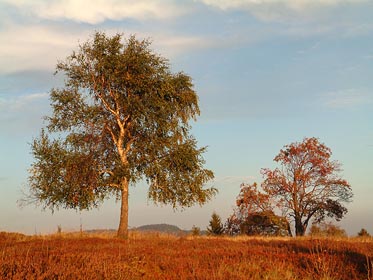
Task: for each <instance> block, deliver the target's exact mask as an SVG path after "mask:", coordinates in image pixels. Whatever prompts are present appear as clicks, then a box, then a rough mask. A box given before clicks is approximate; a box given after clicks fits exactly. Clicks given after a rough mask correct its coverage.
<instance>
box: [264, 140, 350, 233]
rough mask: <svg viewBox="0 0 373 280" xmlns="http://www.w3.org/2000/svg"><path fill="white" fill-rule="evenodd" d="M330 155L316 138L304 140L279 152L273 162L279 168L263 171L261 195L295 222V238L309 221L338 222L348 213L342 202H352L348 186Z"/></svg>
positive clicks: (304, 230)
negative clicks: (279, 166)
mask: <svg viewBox="0 0 373 280" xmlns="http://www.w3.org/2000/svg"><path fill="white" fill-rule="evenodd" d="M331 155H332V152H331V150H330V148H328V147H327V146H325V145H324V144H323V143H320V142H319V141H318V139H317V138H305V139H304V140H303V142H301V143H297V142H296V143H292V144H290V145H286V146H285V147H284V148H283V149H281V151H280V153H279V154H278V155H277V156H276V157H275V159H274V161H276V162H278V163H280V164H281V168H276V169H274V170H270V169H263V170H262V174H263V177H264V182H263V183H262V189H263V191H264V193H265V194H267V195H268V196H269V197H270V198H271V200H272V202H273V203H274V204H275V205H276V206H277V207H278V208H279V209H281V211H282V212H283V213H284V215H287V216H288V217H289V218H290V219H292V220H293V221H294V226H295V234H296V235H304V234H305V232H306V229H307V226H308V224H309V222H310V221H311V220H312V221H313V222H314V223H320V222H322V221H324V220H325V218H326V217H329V218H335V219H336V220H337V221H339V220H340V219H342V217H343V216H344V215H345V214H346V213H347V209H346V208H345V207H344V206H343V204H342V203H344V202H349V201H350V200H351V198H352V191H351V186H350V184H349V183H348V182H347V181H346V180H344V179H342V178H340V176H339V172H340V171H341V168H340V166H341V164H340V163H339V162H337V161H332V160H331Z"/></svg>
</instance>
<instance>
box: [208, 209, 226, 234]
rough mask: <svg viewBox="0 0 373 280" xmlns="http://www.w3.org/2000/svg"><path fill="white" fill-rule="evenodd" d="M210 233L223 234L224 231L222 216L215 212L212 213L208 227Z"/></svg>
mask: <svg viewBox="0 0 373 280" xmlns="http://www.w3.org/2000/svg"><path fill="white" fill-rule="evenodd" d="M207 232H208V234H209V235H221V234H223V232H224V227H223V224H222V223H221V219H220V216H219V215H218V214H216V213H215V212H214V213H212V215H211V220H210V222H209V226H208V227H207Z"/></svg>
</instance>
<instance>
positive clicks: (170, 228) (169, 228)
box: [133, 224, 184, 234]
mask: <svg viewBox="0 0 373 280" xmlns="http://www.w3.org/2000/svg"><path fill="white" fill-rule="evenodd" d="M133 229H134V230H138V231H158V232H164V233H171V234H180V233H184V231H183V230H181V229H180V228H179V227H177V226H174V225H169V224H153V225H144V226H140V227H137V228H133Z"/></svg>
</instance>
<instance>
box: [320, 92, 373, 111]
mask: <svg viewBox="0 0 373 280" xmlns="http://www.w3.org/2000/svg"><path fill="white" fill-rule="evenodd" d="M322 102H323V104H324V106H326V107H327V108H331V109H353V108H356V107H359V106H362V105H366V104H371V103H373V93H368V92H365V91H359V90H357V89H347V90H340V91H334V92H329V93H327V94H326V95H324V96H323V97H322Z"/></svg>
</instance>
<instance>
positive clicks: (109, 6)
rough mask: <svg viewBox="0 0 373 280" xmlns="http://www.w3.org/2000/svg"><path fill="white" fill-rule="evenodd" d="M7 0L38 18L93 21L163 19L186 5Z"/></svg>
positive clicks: (139, 0) (156, 0) (159, 0)
mask: <svg viewBox="0 0 373 280" xmlns="http://www.w3.org/2000/svg"><path fill="white" fill-rule="evenodd" d="M5 2H6V3H8V5H11V6H13V7H16V8H18V9H19V10H21V11H23V12H24V13H31V14H32V15H33V16H36V17H38V18H42V19H50V20H72V21H75V22H85V23H90V24H97V23H101V22H103V21H105V20H122V19H140V20H145V19H151V18H157V19H164V18H171V17H175V16H177V15H179V14H181V13H184V12H185V6H184V7H183V5H181V6H180V5H178V3H177V1H172V0H152V1H147V0H74V1H72V0H55V1H48V0H35V1H27V0H5ZM181 7H183V8H184V9H181Z"/></svg>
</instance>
